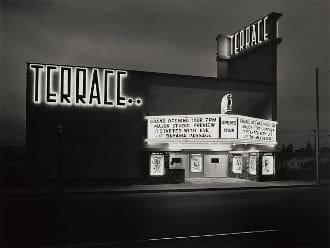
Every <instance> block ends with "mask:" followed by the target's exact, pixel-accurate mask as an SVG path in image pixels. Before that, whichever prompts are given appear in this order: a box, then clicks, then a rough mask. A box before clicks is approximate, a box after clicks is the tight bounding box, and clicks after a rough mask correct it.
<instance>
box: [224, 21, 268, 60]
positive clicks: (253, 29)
mask: <svg viewBox="0 0 330 248" xmlns="http://www.w3.org/2000/svg"><path fill="white" fill-rule="evenodd" d="M268 20H269V17H268V16H266V17H264V18H262V19H259V20H258V21H256V22H255V23H253V24H251V25H249V26H247V27H245V28H243V29H241V30H240V31H238V32H236V33H234V34H233V35H229V39H230V48H231V49H230V55H237V54H239V53H241V52H243V51H244V50H247V49H249V48H252V47H254V46H257V45H260V44H262V43H264V42H266V41H267V40H268V39H269V37H268V35H269V33H268V25H267V23H268Z"/></svg>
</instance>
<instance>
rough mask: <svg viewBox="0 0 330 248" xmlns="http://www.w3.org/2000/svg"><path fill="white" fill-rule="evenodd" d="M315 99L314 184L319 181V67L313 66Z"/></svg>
mask: <svg viewBox="0 0 330 248" xmlns="http://www.w3.org/2000/svg"><path fill="white" fill-rule="evenodd" d="M315 90H316V92H315V94H316V95H315V96H316V97H315V98H316V99H315V100H316V134H315V139H316V142H315V160H316V184H317V185H318V184H319V183H320V178H319V149H320V148H319V145H320V142H319V135H320V111H319V68H315Z"/></svg>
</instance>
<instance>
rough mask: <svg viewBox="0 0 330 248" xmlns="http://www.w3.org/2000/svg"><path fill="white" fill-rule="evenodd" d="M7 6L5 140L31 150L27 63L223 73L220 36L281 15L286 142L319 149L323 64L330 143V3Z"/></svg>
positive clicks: (1, 107) (1, 102)
mask: <svg viewBox="0 0 330 248" xmlns="http://www.w3.org/2000/svg"><path fill="white" fill-rule="evenodd" d="M0 3H1V11H0V17H1V18H0V51H1V57H0V63H1V66H0V80H1V81H0V144H18V145H23V144H24V135H25V115H26V114H25V100H26V99H25V88H26V77H25V72H26V62H41V63H55V64H72V65H75V64H76V65H86V66H95V67H98V66H99V67H108V68H122V69H131V70H143V71H155V72H165V73H175V74H185V75H198V76H208V77H215V76H216V61H215V56H216V41H215V37H216V36H217V35H218V34H219V33H224V34H232V33H233V32H235V31H237V30H238V29H240V28H241V27H243V26H245V25H247V24H250V23H252V22H253V21H255V20H257V19H259V18H260V17H263V16H265V15H266V14H268V13H270V12H280V13H283V16H282V17H281V18H280V23H279V34H280V37H281V38H282V39H283V41H282V43H281V44H280V45H279V47H278V121H279V130H278V132H279V141H280V143H281V144H282V143H285V144H287V143H288V142H293V144H294V146H296V147H301V146H305V144H306V143H307V141H311V143H312V144H313V141H314V138H313V137H311V136H310V135H311V134H312V132H311V130H312V129H315V84H314V82H315V75H314V69H315V67H320V109H321V111H320V122H321V124H320V127H321V129H322V130H324V132H322V133H321V135H323V137H322V138H321V141H320V143H321V146H325V145H328V146H330V136H327V135H328V134H330V86H329V85H330V62H329V54H330V49H329V42H330V39H329V37H330V35H329V33H330V28H329V23H330V22H329V21H330V20H329V19H330V18H329V14H328V12H329V9H330V8H329V7H330V4H329V1H326V0H309V1H307V0H291V1H287V0H278V1H270V0H264V1H260V0H236V1H234V0H227V1H225V0H220V1H202V0H199V1H197V0H193V1H191V0H190V1H188V0H187V1H168V0H166V1H152V0H150V1H147V0H143V1H141V0H140V1H137V0H136V1H111V0H108V1H95V0H94V1H92V0H90V1H84V0H81V1H72V0H71V1H68V0H66V1H58V0H53V1H47V0H43V1H39V0H30V1H22V0H21V1H18V0H17V1H16V0H11V1H3V0H0Z"/></svg>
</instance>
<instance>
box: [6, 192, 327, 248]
mask: <svg viewBox="0 0 330 248" xmlns="http://www.w3.org/2000/svg"><path fill="white" fill-rule="evenodd" d="M329 193H330V187H328V186H327V187H325V186H322V187H299V188H284V189H283V188H281V189H260V190H251V189H250V190H229V191H225V190H220V191H211V192H208V191H204V192H187V193H185V192H176V193H175V192H173V193H140V194H136V193H135V194H104V193H103V194H95V193H94V194H69V195H41V196H19V197H18V196H6V197H5V198H3V202H4V205H3V207H4V213H5V215H4V222H3V223H4V229H5V232H4V233H5V236H4V239H5V245H6V246H9V245H15V246H18V247H36V246H38V247H39V246H67V245H73V247H82V245H84V246H85V247H219V246H218V244H227V245H226V247H238V246H239V245H243V246H242V247H245V246H244V245H246V244H257V243H258V242H259V243H260V244H265V243H266V244H269V246H271V245H270V244H273V245H274V244H278V245H276V246H273V247H279V246H281V247H282V246H283V247H287V245H288V244H290V242H296V241H299V244H298V245H299V247H302V244H305V242H308V244H309V245H311V246H310V247H314V246H316V243H315V244H314V243H313V242H317V241H319V236H318V234H319V233H322V235H323V238H324V237H325V236H326V235H324V233H326V232H327V231H328V230H329V229H328V228H329V224H330V197H329V196H330V194H329ZM278 230H280V231H278ZM255 231H257V232H255ZM260 231H261V232H260ZM246 232H247V233H246ZM250 232H251V233H250ZM292 237H294V241H292V240H291V239H292ZM164 238H165V239H164ZM150 239H154V240H150ZM276 240H277V241H278V242H279V243H276ZM223 242H225V243H223ZM233 242H234V243H233ZM272 242H275V243H272ZM286 242H287V243H286ZM322 242H323V243H322V245H323V244H325V243H324V242H328V241H324V240H322ZM88 244H93V245H88ZM295 244H296V243H295ZM194 245H195V246H194ZM212 245H215V246H212ZM306 246H307V243H306ZM71 247H72V246H71ZM260 247H261V246H260Z"/></svg>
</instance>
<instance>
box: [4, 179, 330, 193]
mask: <svg viewBox="0 0 330 248" xmlns="http://www.w3.org/2000/svg"><path fill="white" fill-rule="evenodd" d="M324 185H330V180H322V181H321V183H320V186H324ZM308 186H309V187H314V186H315V187H316V186H317V185H316V184H315V181H307V180H286V181H268V182H254V181H250V180H245V179H237V178H186V182H185V183H181V184H154V185H127V186H107V185H101V186H89V187H87V186H86V187H79V188H78V187H72V188H63V190H62V191H60V192H58V191H54V190H53V189H50V188H38V189H24V188H18V189H8V190H7V191H6V192H5V191H4V190H2V191H1V193H2V194H7V195H48V194H87V193H103V194H125V193H159V192H192V191H216V190H249V189H250V190H251V189H267V188H293V187H308Z"/></svg>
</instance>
